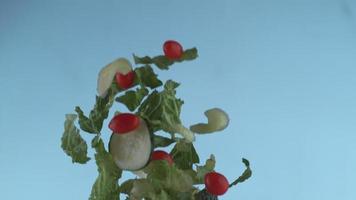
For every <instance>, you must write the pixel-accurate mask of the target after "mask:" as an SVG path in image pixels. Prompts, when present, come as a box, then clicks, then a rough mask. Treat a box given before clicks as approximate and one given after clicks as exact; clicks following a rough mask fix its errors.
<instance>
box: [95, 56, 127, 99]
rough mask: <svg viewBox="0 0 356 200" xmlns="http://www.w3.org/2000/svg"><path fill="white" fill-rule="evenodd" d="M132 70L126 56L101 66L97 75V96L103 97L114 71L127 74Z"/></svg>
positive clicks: (114, 73) (112, 78)
mask: <svg viewBox="0 0 356 200" xmlns="http://www.w3.org/2000/svg"><path fill="white" fill-rule="evenodd" d="M130 71H132V65H131V63H130V61H128V60H127V59H126V58H119V59H117V60H115V61H113V62H112V63H110V64H108V65H106V66H105V67H103V68H102V69H101V70H100V72H99V76H98V87H97V91H98V94H99V96H101V97H105V96H106V94H107V91H108V89H109V88H110V86H111V83H112V81H113V80H114V77H115V75H116V73H121V74H124V75H125V74H127V73H129V72H130Z"/></svg>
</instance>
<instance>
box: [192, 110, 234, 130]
mask: <svg viewBox="0 0 356 200" xmlns="http://www.w3.org/2000/svg"><path fill="white" fill-rule="evenodd" d="M204 114H205V116H206V117H207V118H208V123H207V124H204V123H198V124H195V125H192V126H191V127H190V130H191V131H193V132H194V133H212V132H216V131H222V130H224V129H225V128H226V127H227V126H228V125H229V116H228V115H227V113H226V112H225V111H223V110H222V109H220V108H213V109H209V110H207V111H205V113H204Z"/></svg>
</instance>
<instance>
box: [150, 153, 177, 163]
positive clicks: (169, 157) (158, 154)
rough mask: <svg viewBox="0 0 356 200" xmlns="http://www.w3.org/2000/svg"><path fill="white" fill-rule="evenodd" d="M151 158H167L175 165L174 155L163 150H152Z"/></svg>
mask: <svg viewBox="0 0 356 200" xmlns="http://www.w3.org/2000/svg"><path fill="white" fill-rule="evenodd" d="M151 160H166V161H167V162H168V164H169V165H173V158H172V156H171V155H170V154H169V153H167V152H165V151H161V150H157V151H154V152H152V155H151Z"/></svg>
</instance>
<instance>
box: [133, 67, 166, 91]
mask: <svg viewBox="0 0 356 200" xmlns="http://www.w3.org/2000/svg"><path fill="white" fill-rule="evenodd" d="M135 73H136V79H135V84H140V85H141V86H146V87H149V88H151V89H154V88H157V87H159V86H161V85H162V81H161V80H159V79H158V78H157V74H155V73H154V71H153V69H152V67H151V66H150V65H145V66H143V67H139V68H136V69H135Z"/></svg>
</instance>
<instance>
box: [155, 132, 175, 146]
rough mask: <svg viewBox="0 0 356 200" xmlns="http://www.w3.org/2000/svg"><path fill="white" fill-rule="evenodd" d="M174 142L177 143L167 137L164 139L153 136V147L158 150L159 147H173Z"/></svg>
mask: <svg viewBox="0 0 356 200" xmlns="http://www.w3.org/2000/svg"><path fill="white" fill-rule="evenodd" d="M174 142H175V140H173V139H171V138H167V137H163V136H160V135H154V134H153V145H154V148H157V147H168V146H169V145H171V144H172V143H174Z"/></svg>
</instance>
